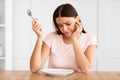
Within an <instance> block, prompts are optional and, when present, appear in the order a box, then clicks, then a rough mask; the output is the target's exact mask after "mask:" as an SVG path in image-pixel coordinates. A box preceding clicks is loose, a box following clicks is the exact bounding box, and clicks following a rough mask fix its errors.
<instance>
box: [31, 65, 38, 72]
mask: <svg viewBox="0 0 120 80" xmlns="http://www.w3.org/2000/svg"><path fill="white" fill-rule="evenodd" d="M39 70H40V67H34V66H30V71H31V72H32V73H37V72H39Z"/></svg>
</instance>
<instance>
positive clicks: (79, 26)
mask: <svg viewBox="0 0 120 80" xmlns="http://www.w3.org/2000/svg"><path fill="white" fill-rule="evenodd" d="M75 28H76V29H75V31H74V32H73V34H72V36H71V39H78V38H79V37H80V34H81V32H82V28H83V26H82V23H80V22H76V23H75Z"/></svg>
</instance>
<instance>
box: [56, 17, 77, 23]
mask: <svg viewBox="0 0 120 80" xmlns="http://www.w3.org/2000/svg"><path fill="white" fill-rule="evenodd" d="M74 20H75V18H74V17H57V18H56V22H57V23H58V24H62V23H66V22H71V21H74Z"/></svg>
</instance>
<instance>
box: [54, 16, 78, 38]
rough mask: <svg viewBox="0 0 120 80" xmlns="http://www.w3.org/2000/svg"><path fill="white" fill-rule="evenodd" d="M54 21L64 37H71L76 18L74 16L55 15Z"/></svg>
mask: <svg viewBox="0 0 120 80" xmlns="http://www.w3.org/2000/svg"><path fill="white" fill-rule="evenodd" d="M56 23H57V25H58V27H59V29H60V31H61V32H62V33H63V36H64V37H67V38H69V37H71V35H72V33H73V32H74V31H75V23H76V18H74V17H57V18H56Z"/></svg>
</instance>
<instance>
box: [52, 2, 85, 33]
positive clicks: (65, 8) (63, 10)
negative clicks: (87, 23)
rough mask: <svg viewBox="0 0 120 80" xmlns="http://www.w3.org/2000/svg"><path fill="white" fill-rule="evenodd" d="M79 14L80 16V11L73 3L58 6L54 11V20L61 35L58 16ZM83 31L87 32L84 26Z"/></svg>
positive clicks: (75, 15)
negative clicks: (57, 20)
mask: <svg viewBox="0 0 120 80" xmlns="http://www.w3.org/2000/svg"><path fill="white" fill-rule="evenodd" d="M77 16H78V13H77V11H76V10H75V8H74V7H73V6H72V5H71V4H69V3H67V4H62V5H60V6H58V7H57V8H56V10H55V11H54V13H53V22H54V25H55V29H56V32H57V34H59V35H60V34H62V32H61V31H60V29H59V27H58V25H57V23H56V18H57V17H77ZM79 21H80V22H81V20H79ZM82 32H83V33H86V32H85V30H84V28H83V30H82Z"/></svg>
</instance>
